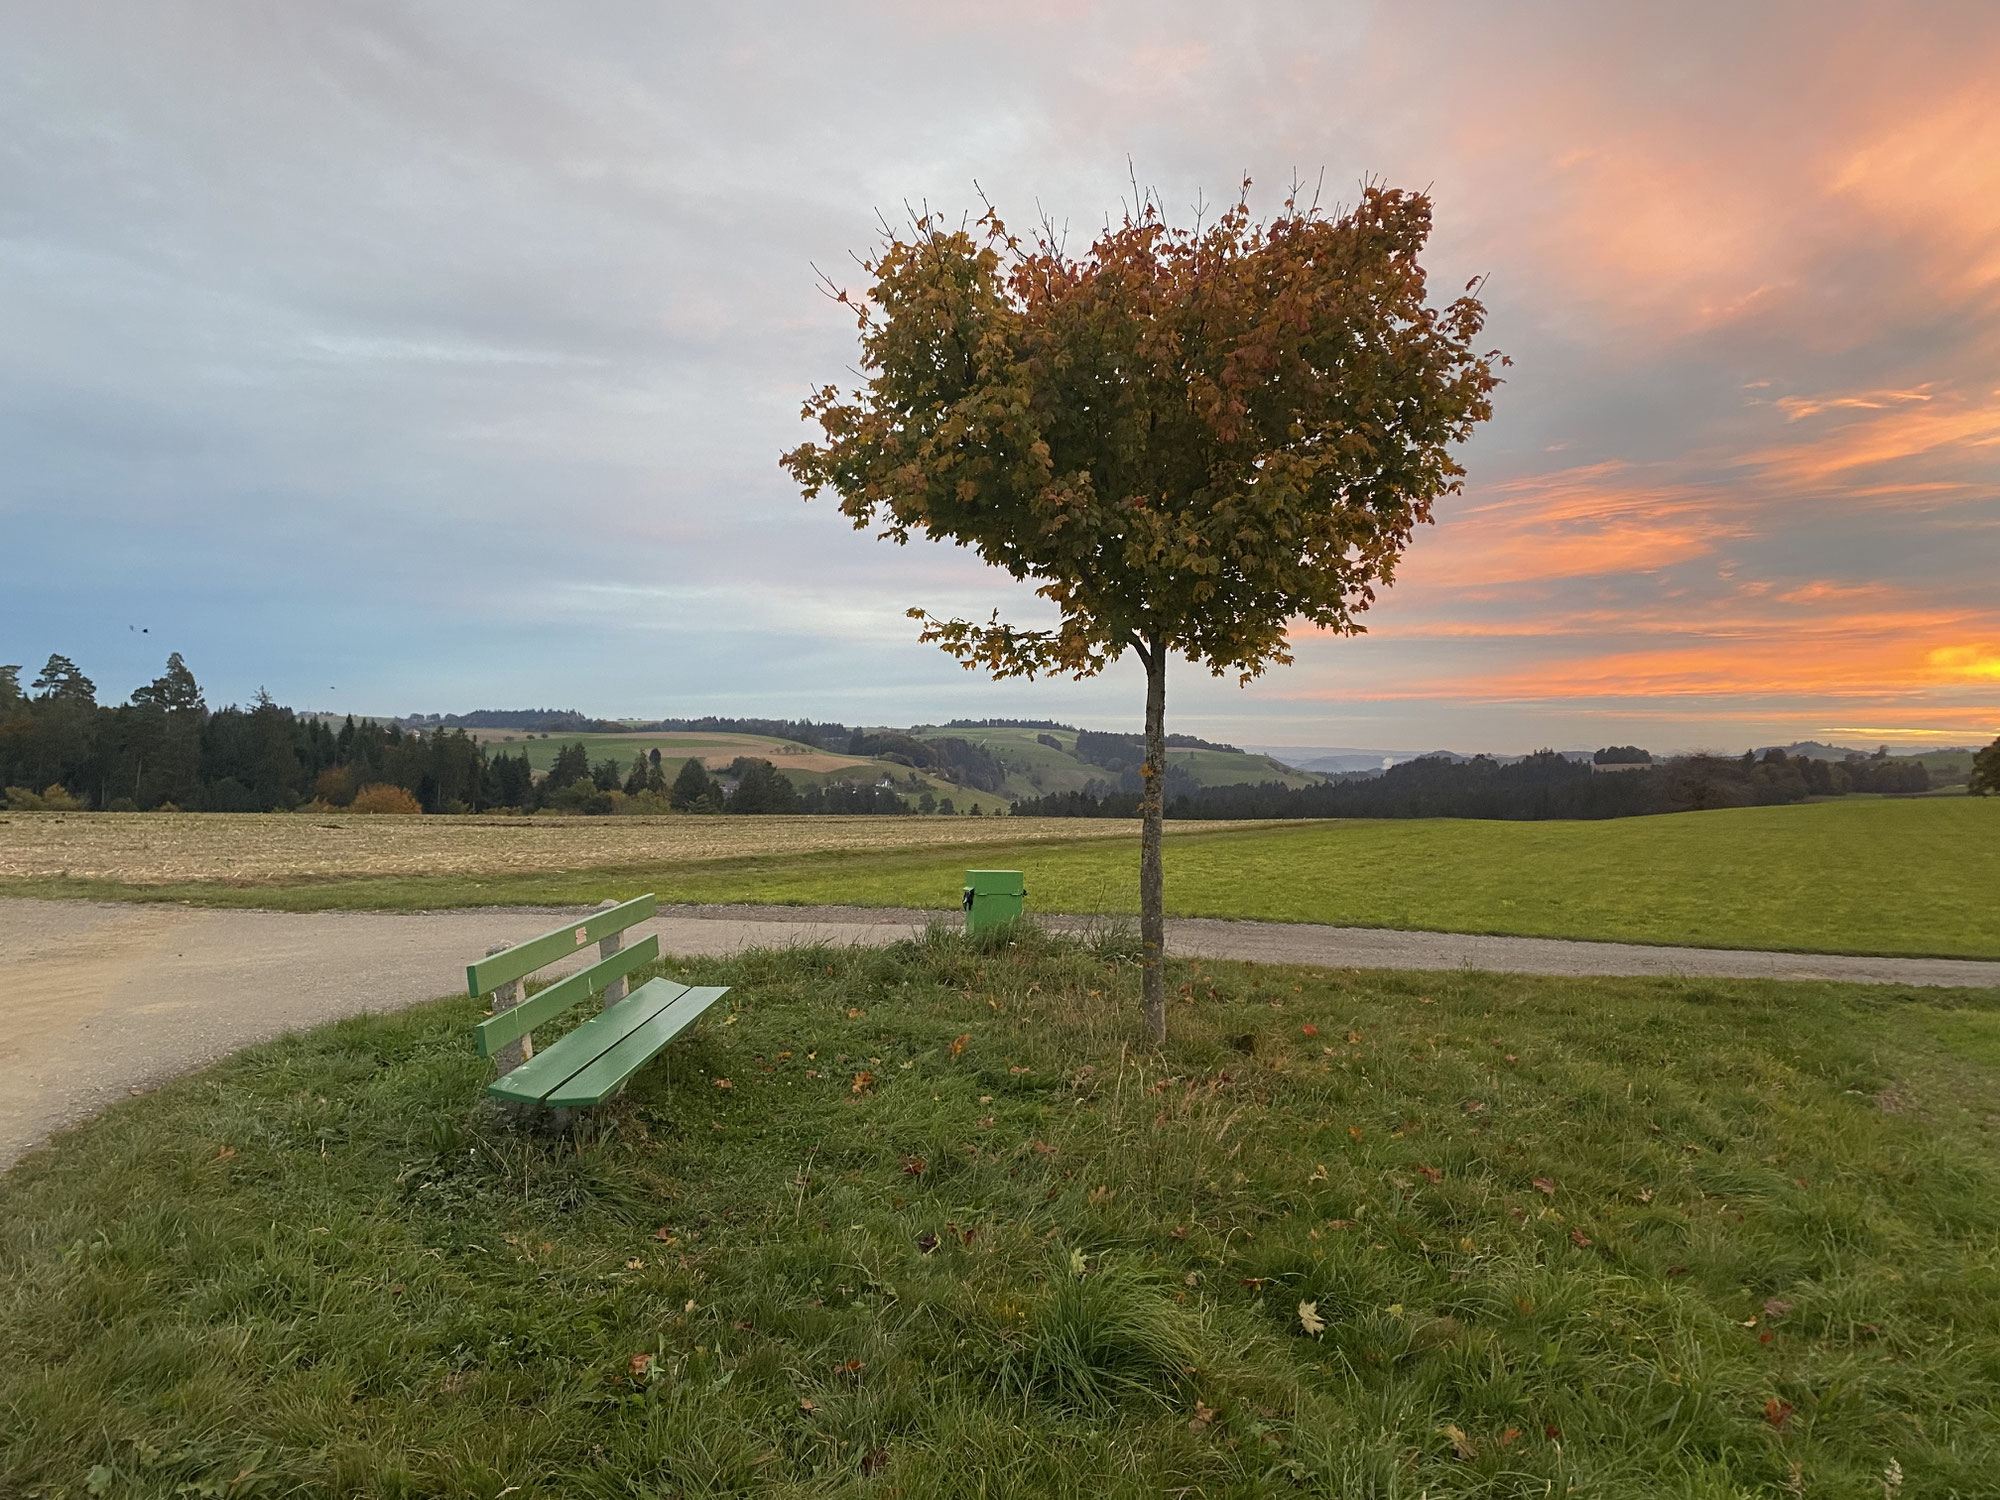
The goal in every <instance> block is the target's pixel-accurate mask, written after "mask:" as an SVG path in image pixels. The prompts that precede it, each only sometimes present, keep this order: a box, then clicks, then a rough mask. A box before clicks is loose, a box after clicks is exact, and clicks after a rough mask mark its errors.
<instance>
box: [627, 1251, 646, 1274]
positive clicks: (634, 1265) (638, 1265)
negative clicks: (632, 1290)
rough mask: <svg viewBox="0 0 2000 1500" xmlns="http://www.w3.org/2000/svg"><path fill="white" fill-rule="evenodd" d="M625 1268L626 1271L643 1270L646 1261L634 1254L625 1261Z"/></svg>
mask: <svg viewBox="0 0 2000 1500" xmlns="http://www.w3.org/2000/svg"><path fill="white" fill-rule="evenodd" d="M625 1269H626V1270H628V1271H643V1270H645V1269H646V1263H645V1262H644V1261H643V1260H641V1259H639V1257H638V1256H636V1255H635V1256H633V1257H632V1258H631V1259H630V1260H628V1261H626V1262H625Z"/></svg>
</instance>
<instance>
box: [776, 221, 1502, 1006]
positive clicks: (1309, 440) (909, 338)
mask: <svg viewBox="0 0 2000 1500" xmlns="http://www.w3.org/2000/svg"><path fill="white" fill-rule="evenodd" d="M1248 187H1249V184H1248V183H1247V182H1246V183H1245V184H1244V189H1245V193H1244V195H1243V198H1247V193H1248ZM1243 198H1240V199H1239V201H1238V202H1237V203H1236V204H1235V205H1234V206H1233V207H1231V208H1230V209H1229V210H1228V211H1227V212H1226V213H1224V214H1222V215H1221V216H1220V217H1219V218H1218V219H1216V220H1214V221H1213V222H1210V223H1207V224H1203V223H1200V222H1197V223H1196V224H1195V225H1193V226H1191V227H1176V226H1173V225H1171V224H1169V223H1168V222H1167V221H1166V219H1165V217H1164V216H1163V215H1162V214H1161V213H1160V211H1159V209H1158V205H1157V204H1156V203H1155V202H1153V201H1151V200H1147V201H1143V202H1139V203H1135V204H1134V205H1133V206H1132V207H1131V208H1130V209H1128V210H1127V212H1126V213H1125V214H1124V215H1123V218H1122V221H1121V222H1117V223H1114V224H1111V225H1108V226H1107V228H1106V229H1105V231H1104V233H1103V234H1102V235H1100V236H1099V237H1098V239H1097V240H1096V242H1095V243H1093V244H1092V245H1091V246H1090V247H1089V249H1088V250H1086V251H1084V252H1083V253H1082V254H1080V255H1071V254H1069V253H1068V252H1067V251H1066V250H1065V248H1064V246H1063V244H1062V243H1061V241H1060V240H1059V239H1058V238H1057V237H1055V236H1054V235H1053V234H1052V233H1049V232H1043V233H1041V234H1038V235H1035V236H1031V237H1029V238H1028V239H1026V240H1023V239H1021V238H1017V237H1016V236H1014V235H1012V234H1010V233H1009V232H1008V231H1007V229H1006V226H1005V225H1004V224H1003V223H1002V222H1001V220H1000V217H999V215H998V214H997V213H996V212H994V211H993V210H992V209H991V207H989V208H988V209H987V211H986V213H985V214H984V215H983V216H982V217H980V218H979V219H978V220H976V221H968V222H965V223H961V224H960V225H958V226H957V227H948V226H947V225H945V224H944V223H942V222H940V221H939V220H937V219H936V218H932V217H922V218H918V219H916V220H915V221H914V222H913V223H912V224H911V226H910V228H909V230H908V232H907V233H906V234H898V235H892V236H890V237H889V238H888V239H887V240H886V241H885V242H884V243H883V244H882V245H881V246H880V247H879V248H878V249H877V251H876V252H875V253H874V254H873V255H872V257H870V258H869V259H868V260H867V261H865V262H864V263H863V264H864V268H865V270H866V272H867V273H868V275H869V276H870V277H871V278H872V285H871V286H870V288H869V290H868V292H867V294H866V295H865V296H862V297H853V296H850V295H849V294H848V293H846V292H844V291H839V290H837V289H835V288H833V287H831V286H829V288H828V290H829V292H830V293H832V294H833V295H835V296H836V297H837V299H838V300H839V301H841V302H843V303H846V304H847V305H848V306H850V307H851V308H852V309H853V311H854V314H855V317H856V320H857V324H858V327H859V333H860V341H861V368H862V375H863V378H864V380H865V384H864V385H863V386H862V387H861V388H860V389H859V390H855V391H852V392H848V393H842V392H841V391H839V390H838V389H836V388H835V387H833V386H827V387H825V388H823V389H821V390H819V391H817V392H816V393H815V394H814V395H813V396H812V397H811V398H810V399H809V400H808V401H807V402H806V406H805V415H806V417H807V418H808V419H810V420H813V421H816V422H817V423H818V424H819V426H820V428H821V430H822V433H823V440H822V441H819V442H807V443H804V444H802V445H801V446H799V447H798V448H796V449H794V450H792V451H791V452H790V453H787V454H785V455H784V457H783V459H782V460H781V462H782V463H783V465H784V467H785V468H786V469H787V470H788V471H789V472H790V473H791V474H792V475H793V477H794V478H795V479H797V481H798V482H799V484H800V485H801V486H802V487H803V489H804V491H805V494H806V496H807V498H808V499H810V498H811V497H813V496H815V495H818V494H819V493H820V492H821V491H822V490H832V491H833V492H834V493H835V494H836V495H837V496H838V497H839V505H840V509H841V511H842V513H843V514H845V515H846V516H848V517H850V518H851V519H852V520H853V522H854V524H855V526H856V528H857V529H865V528H867V527H869V526H873V525H879V526H880V527H881V528H882V529H881V532H880V534H881V535H882V536H883V537H885V538H887V539H890V540H893V541H895V542H897V543H899V544H902V543H907V542H908V541H909V540H910V538H911V537H912V536H913V535H916V534H918V533H922V534H924V535H926V536H928V537H930V538H931V539H932V540H936V541H950V542H953V543H955V544H957V545H959V546H966V547H971V548H972V549H974V550H975V551H976V552H977V553H978V555H979V556H980V557H981V558H982V559H984V560H985V561H986V562H988V563H990V564H992V565H994V566H997V567H1001V568H1005V569H1006V570H1007V571H1008V572H1009V573H1010V574H1012V575H1013V576H1014V577H1015V578H1016V579H1022V580H1029V581H1032V582H1033V583H1034V584H1035V586H1036V592H1037V593H1038V594H1040V595H1041V596H1042V597H1043V598H1044V599H1045V600H1047V601H1048V603H1049V604H1050V605H1052V606H1053V607H1054V610H1055V613H1056V617H1057V618H1056V623H1055V624H1054V625H1053V626H1052V627H1049V628H1043V629H1029V628H1024V627H1021V626H1018V625H1014V624H1008V623H1003V622H1002V621H1001V620H1000V619H999V617H998V615H997V614H996V615H994V616H993V617H992V618H991V619H989V620H988V621H987V622H985V623H983V624H981V623H977V622H973V621H967V620H949V619H939V618H936V617H934V616H932V615H931V614H930V613H928V612H927V611H925V610H922V609H913V610H911V611H910V615H911V617H912V618H914V619H917V620H920V621H921V622H922V624H923V630H922V636H921V638H922V639H923V640H926V641H930V642H934V643H936V644H938V645H941V646H942V647H943V648H944V649H945V650H946V651H947V652H949V653H950V654H951V655H953V656H954V657H956V658H957V659H958V660H959V661H960V662H962V663H963V664H964V665H965V666H966V667H967V668H968V669H970V668H973V667H980V666H983V667H985V668H986V669H987V670H988V671H990V672H992V673H993V674H994V675H995V676H996V677H1013V676H1026V677H1033V676H1034V675H1035V674H1036V673H1038V672H1050V673H1064V674H1070V675H1074V676H1076V677H1089V676H1092V675H1095V674H1096V673H1099V672H1101V671H1103V670H1104V669H1105V668H1106V667H1108V666H1109V665H1111V664H1112V663H1113V662H1115V661H1117V660H1118V659H1119V658H1120V657H1122V656H1123V655H1124V654H1125V653H1126V652H1128V651H1129V652H1131V653H1132V654H1133V655H1134V656H1135V657H1136V658H1137V659H1138V661H1139V663H1140V665H1141V666H1142V667H1143V668H1144V671H1145V675H1146V706H1145V731H1146V733H1145V761H1144V765H1143V768H1142V777H1143V783H1142V784H1143V788H1144V795H1143V798H1142V801H1141V815H1142V837H1141V841H1140V858H1139V884H1140V936H1141V941H1142V944H1143V950H1144V988H1143V994H1144V1013H1145V1022H1146V1027H1147V1030H1148V1031H1149V1032H1150V1033H1151V1035H1152V1036H1153V1037H1154V1038H1155V1039H1156V1040H1157V1039H1160V1038H1163V1037H1164V1036H1165V1033H1166V995H1165V982H1164V975H1163V972H1162V968H1161V961H1162V953H1163V947H1164V936H1165V920H1164V909H1165V908H1164V883H1163V878H1162V871H1161V862H1160V842H1161V811H1162V809H1161V802H1162V795H1161V793H1162V781H1163V773H1164V768H1165V762H1166V739H1165V736H1166V728H1165V724H1166V691H1167V663H1168V660H1169V659H1170V658H1172V657H1174V656H1181V657H1185V658H1186V659H1187V660H1189V661H1190V662H1193V663H1195V664H1196V665H1199V666H1202V667H1206V668H1207V669H1208V670H1210V671H1211V672H1213V673H1215V674H1217V675H1223V674H1227V673H1234V674H1236V675H1237V677H1238V678H1239V680H1240V681H1243V682H1248V681H1249V680H1250V679H1252V678H1254V677H1257V676H1259V675H1260V674H1262V673H1263V672H1264V671H1265V669H1266V668H1267V667H1269V666H1271V665H1273V664H1281V663H1288V662H1290V661H1291V659H1292V657H1291V652H1290V650H1289V647H1288V644H1287V631H1288V629H1290V628H1291V627H1292V625H1293V624H1294V623H1295V622H1301V621H1302V622H1305V623H1306V624H1309V625H1310V626H1312V627H1314V628H1316V629H1319V630H1322V631H1326V632H1331V633H1334V634H1353V633H1356V632H1358V631H1360V630H1361V629H1362V626H1361V625H1360V623H1359V621H1358V619H1357V616H1359V615H1360V614H1361V613H1362V611H1364V610H1365V609H1367V607H1368V606H1369V605H1370V604H1371V603H1372V602H1373V601H1374V599H1375V595H1376V591H1377V590H1378V589H1379V588H1381V587H1383V586H1385V585H1387V584H1388V583H1389V582H1390V581H1391V579H1392V577H1393V575H1394V571H1395V566H1396V562H1397V560H1398V558H1399V557H1400V556H1401V555H1402V553H1403V550H1404V549H1405V548H1406V547H1407V546H1408V545H1409V542H1410V539H1411V535H1412V533H1413V531H1414V529H1415V528H1416V527H1417V526H1418V525H1419V524H1421V523H1423V522H1425V521H1428V520H1429V519H1430V516H1431V508H1432V506H1433V505H1434V504H1435V503H1436V501H1437V500H1438V498H1439V497H1440V496H1442V495H1445V494H1448V493H1451V492H1453V491H1455V490H1456V489H1457V488H1458V485H1459V482H1460V475H1461V474H1462V473H1463V470H1462V469H1461V468H1460V466H1459V464H1458V463H1457V461H1456V460H1455V459H1454V457H1453V456H1452V451H1451V450H1452V445H1453V444H1455V443H1459V442H1463V441H1464V440H1465V439H1466V438H1467V437H1468V436H1469V435H1470V433H1471V431H1472V428H1473V426H1474V425H1475V424H1476V423H1478V422H1480V421H1482V420H1484V419H1485V418H1487V417H1488V416H1489V415H1490V414H1491V407H1490V395H1491V392H1492V390H1493V387H1494V386H1495V384H1496V383H1497V381H1496V377H1495V374H1494V365H1495V363H1496V361H1499V362H1504V361H1500V356H1498V354H1497V353H1479V352H1476V351H1475V343H1476V341H1477V340H1478V338H1479V334H1480V331H1481V328H1482V326H1483V325H1484V321H1485V309H1484V307H1483V306H1482V305H1481V304H1480V302H1479V300H1478V299H1477V297H1475V296H1474V295H1473V294H1472V293H1473V291H1474V288H1473V287H1472V286H1468V287H1467V288H1466V291H1465V294H1464V295H1461V296H1459V297H1458V298H1456V299H1455V300H1453V301H1451V302H1449V303H1448V304H1446V305H1445V306H1443V307H1433V306H1431V305H1430V302H1429V300H1428V288H1427V285H1426V278H1425V272H1424V269H1423V266H1422V264H1421V262H1420V260H1419V256H1420V253H1421V252H1422V250H1423V248H1424V243H1425V240H1426V238H1427V237H1428V235H1429V233H1430V227H1431V204H1430V200H1429V199H1428V198H1427V197H1426V196H1425V195H1423V194H1421V193H1410V192H1402V191H1398V190H1395V189H1391V188H1387V187H1383V186H1370V187H1368V188H1367V189H1365V190H1364V191H1363V193H1362V194H1361V198H1360V201H1359V202H1358V203H1357V204H1356V205H1355V206H1354V207H1353V208H1352V209H1350V210H1348V211H1346V212H1344V213H1337V214H1327V213H1323V212H1321V211H1320V210H1319V209H1318V208H1317V206H1316V205H1311V204H1305V203H1302V202H1301V201H1300V200H1299V198H1298V195H1297V194H1294V195H1293V197H1292V198H1290V199H1288V200H1287V201H1286V202H1285V204H1284V206H1283V208H1282V210H1281V211H1280V212H1279V213H1278V214H1277V215H1276V216H1275V217H1274V218H1272V219H1270V220H1269V221H1268V222H1264V223H1258V222H1255V221H1253V219H1252V217H1251V214H1250V211H1249V208H1248V206H1247V203H1246V202H1245V201H1243Z"/></svg>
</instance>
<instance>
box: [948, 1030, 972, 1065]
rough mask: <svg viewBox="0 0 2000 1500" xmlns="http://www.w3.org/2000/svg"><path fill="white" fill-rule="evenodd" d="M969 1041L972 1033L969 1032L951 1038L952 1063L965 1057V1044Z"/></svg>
mask: <svg viewBox="0 0 2000 1500" xmlns="http://www.w3.org/2000/svg"><path fill="white" fill-rule="evenodd" d="M971 1040H972V1033H971V1032H969V1031H967V1032H964V1033H962V1034H960V1035H959V1036H956V1037H954V1038H952V1043H951V1060H952V1061H953V1062H957V1061H958V1060H959V1059H960V1058H961V1057H963V1056H965V1044H966V1043H967V1042H969V1041H971Z"/></svg>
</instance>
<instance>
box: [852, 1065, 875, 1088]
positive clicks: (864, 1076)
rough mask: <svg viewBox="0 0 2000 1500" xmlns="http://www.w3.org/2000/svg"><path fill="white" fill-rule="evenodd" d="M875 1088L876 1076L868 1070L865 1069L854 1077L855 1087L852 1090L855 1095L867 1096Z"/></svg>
mask: <svg viewBox="0 0 2000 1500" xmlns="http://www.w3.org/2000/svg"><path fill="white" fill-rule="evenodd" d="M874 1087H875V1075H874V1074H873V1073H871V1072H869V1071H868V1070H867V1069H866V1068H863V1069H862V1070H861V1071H860V1072H859V1073H856V1074H855V1075H854V1087H853V1090H852V1091H853V1092H854V1093H857V1094H865V1093H867V1092H868V1091H869V1090H870V1089H872V1088H874Z"/></svg>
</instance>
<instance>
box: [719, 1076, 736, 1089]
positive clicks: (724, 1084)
mask: <svg viewBox="0 0 2000 1500" xmlns="http://www.w3.org/2000/svg"><path fill="white" fill-rule="evenodd" d="M715 1086H716V1087H717V1088H719V1089H733V1088H735V1087H736V1085H735V1084H733V1083H731V1082H730V1081H729V1080H728V1079H727V1078H718V1079H716V1080H715Z"/></svg>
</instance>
